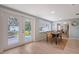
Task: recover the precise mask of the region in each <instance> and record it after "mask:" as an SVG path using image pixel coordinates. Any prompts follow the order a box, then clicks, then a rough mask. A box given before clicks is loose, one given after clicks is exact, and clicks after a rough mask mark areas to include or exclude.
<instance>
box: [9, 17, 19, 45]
mask: <svg viewBox="0 0 79 59" xmlns="http://www.w3.org/2000/svg"><path fill="white" fill-rule="evenodd" d="M18 42H19V23H18V20H17V19H16V18H15V17H12V16H11V17H9V19H8V45H11V44H16V43H18Z"/></svg>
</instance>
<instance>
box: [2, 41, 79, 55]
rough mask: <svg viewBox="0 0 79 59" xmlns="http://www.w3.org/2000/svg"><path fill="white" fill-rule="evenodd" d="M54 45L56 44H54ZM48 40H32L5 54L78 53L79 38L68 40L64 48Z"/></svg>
mask: <svg viewBox="0 0 79 59" xmlns="http://www.w3.org/2000/svg"><path fill="white" fill-rule="evenodd" d="M54 46H56V45H55V44H54ZM54 46H53V44H49V43H47V42H46V41H39V42H32V43H29V44H26V45H24V46H21V47H17V48H14V49H11V50H8V51H5V52H3V54H78V53H79V40H68V42H67V44H66V46H65V48H64V49H59V48H56V47H54Z"/></svg>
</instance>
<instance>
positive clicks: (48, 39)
mask: <svg viewBox="0 0 79 59" xmlns="http://www.w3.org/2000/svg"><path fill="white" fill-rule="evenodd" d="M47 42H49V43H52V32H47Z"/></svg>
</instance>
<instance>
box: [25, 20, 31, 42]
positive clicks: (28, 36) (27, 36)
mask: <svg viewBox="0 0 79 59" xmlns="http://www.w3.org/2000/svg"><path fill="white" fill-rule="evenodd" d="M24 36H25V41H26V42H29V41H30V40H31V39H32V36H31V24H30V21H29V20H27V19H26V20H25V31H24Z"/></svg>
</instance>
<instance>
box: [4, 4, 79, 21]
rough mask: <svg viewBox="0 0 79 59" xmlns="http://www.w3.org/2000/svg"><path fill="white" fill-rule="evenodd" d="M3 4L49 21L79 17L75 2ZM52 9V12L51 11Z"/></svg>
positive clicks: (78, 6)
mask: <svg viewBox="0 0 79 59" xmlns="http://www.w3.org/2000/svg"><path fill="white" fill-rule="evenodd" d="M4 6H7V7H11V8H14V9H17V10H19V11H23V12H26V13H29V14H32V15H35V16H39V17H41V18H45V19H48V20H50V21H57V20H66V19H72V18H79V15H75V14H76V13H79V5H76V4H7V5H6V4H5V5H4ZM52 11H54V14H53V13H51V12H52Z"/></svg>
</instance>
